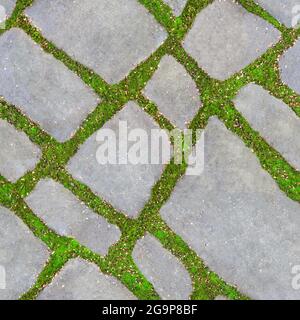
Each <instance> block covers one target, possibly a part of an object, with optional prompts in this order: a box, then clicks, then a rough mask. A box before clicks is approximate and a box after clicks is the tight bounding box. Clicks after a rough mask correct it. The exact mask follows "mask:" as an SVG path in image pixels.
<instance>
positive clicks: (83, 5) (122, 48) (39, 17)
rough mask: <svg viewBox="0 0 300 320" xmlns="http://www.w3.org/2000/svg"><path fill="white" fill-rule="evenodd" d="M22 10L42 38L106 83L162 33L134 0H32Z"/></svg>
mask: <svg viewBox="0 0 300 320" xmlns="http://www.w3.org/2000/svg"><path fill="white" fill-rule="evenodd" d="M26 14H27V15H28V16H29V17H30V18H31V19H32V20H33V23H34V24H35V25H36V26H38V27H39V28H40V29H41V30H42V33H43V35H44V36H45V37H46V38H47V39H49V40H51V41H53V42H55V44H56V45H57V46H58V47H59V48H62V49H63V50H65V51H66V52H67V53H68V54H69V55H71V56H72V57H73V58H74V59H76V60H78V61H79V62H81V63H83V64H84V65H86V66H88V67H90V68H91V69H93V70H94V71H95V72H97V73H98V74H100V75H101V76H103V77H104V79H105V80H106V81H108V82H110V83H115V82H119V81H120V80H122V79H123V78H124V77H125V76H126V75H127V74H128V73H129V71H130V70H132V69H133V68H134V67H135V66H136V65H137V64H139V63H140V62H142V61H143V60H145V59H146V58H147V57H148V56H149V55H150V54H151V53H152V52H154V51H155V50H156V49H157V48H158V47H159V46H160V45H161V44H162V43H163V41H164V40H165V39H166V37H167V34H166V32H165V31H164V29H163V28H162V27H161V26H160V25H159V24H158V23H157V22H156V21H155V19H154V18H153V16H152V15H151V14H150V13H149V12H148V11H147V9H146V8H145V7H144V6H142V5H141V4H140V3H139V2H138V1H136V0H102V1H94V0H81V1H73V0H52V1H41V0H38V1H36V2H35V4H34V5H33V6H32V7H31V8H29V9H27V10H26Z"/></svg>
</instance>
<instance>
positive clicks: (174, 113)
mask: <svg viewBox="0 0 300 320" xmlns="http://www.w3.org/2000/svg"><path fill="white" fill-rule="evenodd" d="M144 93H145V95H146V96H147V97H148V98H149V99H151V100H153V101H154V102H155V103H156V104H157V105H158V107H159V110H160V111H162V113H164V114H165V115H166V116H167V118H168V119H169V120H171V122H173V123H174V124H175V125H176V126H178V127H179V128H181V129H184V128H185V127H186V124H187V122H188V120H191V119H192V118H193V117H194V115H195V114H196V112H197V110H198V108H199V107H200V105H201V102H200V99H199V91H198V89H197V87H196V84H195V82H194V81H193V79H192V78H191V76H190V75H189V74H188V73H187V72H186V70H185V68H184V67H183V66H182V65H181V64H180V63H178V62H177V61H176V60H175V59H174V58H173V57H172V56H168V55H167V56H165V57H163V58H162V60H161V62H160V64H159V69H158V71H157V72H156V73H155V74H154V76H153V77H152V79H151V80H150V81H149V83H148V84H147V86H146V88H145V89H144Z"/></svg>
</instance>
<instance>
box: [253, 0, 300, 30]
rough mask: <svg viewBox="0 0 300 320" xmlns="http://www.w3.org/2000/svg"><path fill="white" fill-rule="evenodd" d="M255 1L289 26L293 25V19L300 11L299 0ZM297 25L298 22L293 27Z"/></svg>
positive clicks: (299, 20)
mask: <svg viewBox="0 0 300 320" xmlns="http://www.w3.org/2000/svg"><path fill="white" fill-rule="evenodd" d="M255 2H256V3H257V4H259V5H260V6H262V7H263V8H264V9H265V10H266V11H268V12H269V13H270V14H271V15H272V16H273V17H275V18H276V19H278V20H279V21H280V22H281V23H283V24H285V25H286V26H287V27H292V24H293V19H294V18H295V17H296V15H297V14H299V13H300V2H299V0H280V1H278V0H277V1H276V0H255ZM294 8H295V9H294ZM297 8H298V9H297ZM298 22H300V19H298ZM296 25H297V23H296V24H295V25H293V27H296Z"/></svg>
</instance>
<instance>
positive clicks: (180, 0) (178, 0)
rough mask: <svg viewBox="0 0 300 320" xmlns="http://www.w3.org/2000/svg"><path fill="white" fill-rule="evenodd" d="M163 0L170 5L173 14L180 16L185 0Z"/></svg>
mask: <svg viewBox="0 0 300 320" xmlns="http://www.w3.org/2000/svg"><path fill="white" fill-rule="evenodd" d="M164 2H165V3H166V4H167V5H169V6H170V8H171V9H172V10H173V13H174V15H175V16H180V15H181V13H182V11H183V9H184V7H185V5H186V3H187V0H164Z"/></svg>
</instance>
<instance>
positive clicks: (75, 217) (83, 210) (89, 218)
mask: <svg viewBox="0 0 300 320" xmlns="http://www.w3.org/2000/svg"><path fill="white" fill-rule="evenodd" d="M26 202H27V203H28V204H29V206H30V207H31V208H32V210H33V211H34V212H35V213H36V214H37V215H38V216H39V217H40V218H41V219H42V220H44V222H45V223H46V224H47V225H48V226H49V227H50V228H52V229H54V230H55V231H56V232H57V233H59V234H60V235H63V236H71V237H74V238H76V239H77V240H78V241H79V242H81V243H82V244H84V245H86V246H87V247H89V248H90V249H91V250H93V251H95V252H97V253H99V254H101V255H105V254H107V252H108V249H109V247H110V246H111V245H112V244H114V243H115V242H117V241H118V240H119V238H120V235H121V232H120V230H119V229H118V228H117V227H116V226H114V225H111V224H109V223H108V222H107V221H106V220H105V219H104V218H103V217H101V216H99V215H98V214H96V213H94V212H93V211H91V210H90V209H89V208H87V207H86V206H85V205H84V204H83V203H81V202H80V201H79V200H78V199H77V198H76V197H75V196H74V195H73V194H72V193H71V192H70V191H69V190H67V189H65V188H64V187H63V186H62V185H61V184H59V183H57V182H55V181H54V180H51V179H48V180H41V181H40V182H39V183H38V185H37V186H36V188H35V190H34V191H33V192H32V193H31V194H30V195H29V196H28V197H27V199H26Z"/></svg>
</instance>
